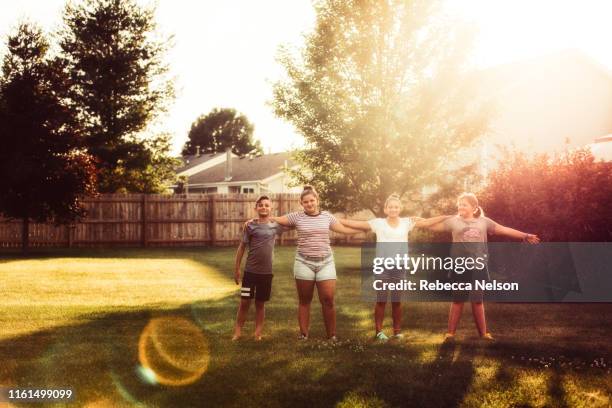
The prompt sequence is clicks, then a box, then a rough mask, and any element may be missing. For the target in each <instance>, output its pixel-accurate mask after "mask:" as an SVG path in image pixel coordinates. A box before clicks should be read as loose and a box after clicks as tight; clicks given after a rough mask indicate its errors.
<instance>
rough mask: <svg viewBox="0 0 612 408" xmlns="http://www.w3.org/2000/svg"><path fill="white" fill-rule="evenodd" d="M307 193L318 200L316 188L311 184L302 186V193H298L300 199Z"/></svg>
mask: <svg viewBox="0 0 612 408" xmlns="http://www.w3.org/2000/svg"><path fill="white" fill-rule="evenodd" d="M309 194H312V195H313V196H314V198H316V199H317V201H318V200H319V194H318V193H317V190H315V188H314V187H313V186H311V185H309V184H306V185H305V186H304V189H303V190H302V193H301V194H300V201H302V200H303V199H304V197H306V196H307V195H309Z"/></svg>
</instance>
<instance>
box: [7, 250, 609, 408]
mask: <svg viewBox="0 0 612 408" xmlns="http://www.w3.org/2000/svg"><path fill="white" fill-rule="evenodd" d="M294 250H295V249H294V248H293V247H281V248H277V252H276V260H275V277H274V284H273V292H272V300H271V301H270V302H269V303H268V306H267V317H266V327H265V338H264V340H263V341H262V342H255V341H253V340H251V339H250V338H249V335H250V334H251V332H252V330H253V323H252V315H251V319H250V321H248V322H247V324H246V327H245V334H246V336H245V338H244V339H243V340H241V341H239V342H231V341H229V339H230V337H231V333H232V328H233V322H234V317H235V312H236V306H237V304H238V293H239V290H238V287H237V286H236V285H235V284H234V283H233V279H232V265H233V256H234V249H233V248H215V249H149V250H141V249H113V250H83V249H78V250H76V249H75V250H52V251H51V250H49V251H38V252H35V253H34V255H33V256H32V257H31V258H29V259H20V258H19V257H17V256H12V255H10V254H7V253H4V254H2V255H0V276H2V281H1V282H2V283H1V285H2V286H0V291H1V293H0V294H1V296H0V327H1V329H0V386H19V387H36V386H39V387H43V386H44V387H46V388H49V387H54V386H55V387H65V386H70V387H72V388H73V389H74V390H75V392H76V401H75V402H72V403H66V404H63V405H62V404H55V405H54V406H71V407H72V406H87V407H117V406H159V407H203V406H211V407H212V406H243V407H250V406H262V407H263V406H265V407H275V406H296V407H299V406H308V407H312V406H317V407H318V406H324V407H326V406H338V407H353V406H362V407H370V406H371V407H386V406H435V407H438V406H440V407H446V406H467V407H472V406H473V407H476V406H477V407H482V406H490V407H498V406H559V407H562V406H584V407H593V406H602V407H609V406H611V404H612V396H611V394H612V375H611V370H610V365H612V341H611V337H612V324H611V323H612V317H611V313H612V304H488V305H487V316H488V322H489V326H490V329H491V331H492V332H493V334H494V335H495V336H496V338H497V339H498V340H497V342H495V343H494V344H483V343H481V342H480V341H479V339H478V338H477V336H476V330H475V328H474V323H473V321H472V317H471V313H470V310H469V307H466V308H465V310H464V316H463V320H462V322H461V324H460V330H459V332H458V338H459V339H458V341H457V342H456V343H455V344H452V345H443V344H442V335H443V333H444V331H445V328H446V319H447V311H448V304H446V303H407V304H405V306H404V327H405V331H406V334H407V336H406V339H405V340H403V341H401V342H390V343H386V344H376V343H374V342H372V340H371V338H372V336H373V334H374V333H373V318H372V309H373V307H372V305H371V304H369V303H365V302H362V301H361V300H360V272H359V261H360V256H359V249H358V248H335V253H336V263H337V269H338V289H337V297H336V299H337V314H338V337H339V339H340V341H339V342H338V343H336V344H329V343H327V342H325V341H324V340H323V338H324V329H323V325H322V320H321V315H320V307H319V305H318V303H314V304H313V316H312V330H311V339H310V340H308V341H307V342H298V341H297V340H296V336H297V332H298V330H297V319H296V308H297V301H296V298H297V297H296V292H295V287H294V281H293V278H292V272H291V267H292V264H293V252H294ZM387 323H388V322H387ZM153 325H155V329H151V327H153ZM388 326H389V324H387V327H388ZM190 327H191V328H193V327H195V328H197V330H196V331H195V332H194V331H193V330H191V329H190ZM143 333H146V335H145V334H143ZM202 334H203V337H202ZM143 339H144V340H143ZM143 350H144V351H143ZM143 353H144V355H145V356H146V358H147V361H149V362H151V361H153V363H154V365H155V367H154V368H156V373H157V376H158V377H157V379H158V383H157V384H155V383H154V381H152V379H154V378H155V377H154V376H151V373H150V372H147V371H146V370H145V371H143V370H140V371H139V370H138V367H139V366H140V364H139V362H141V361H142V359H143ZM168 361H170V362H171V363H168ZM203 370H205V371H204V372H203V374H202V375H201V376H199V374H200V373H201V372H202V371H203ZM194 373H195V374H194ZM188 378H192V379H195V378H197V380H195V381H191V382H190V383H189V384H182V385H169V384H170V383H169V382H168V381H169V379H171V380H172V381H175V380H176V379H188ZM164 379H165V380H164ZM179 382H180V381H176V382H175V384H178V383H179ZM187 382H189V381H187ZM160 383H161V384H160ZM1 406H2V403H0V407H1ZM5 406H6V404H5ZM15 406H33V405H31V404H25V403H24V404H21V405H19V404H17V405H15ZM34 406H35V405H34ZM38 406H40V404H38Z"/></svg>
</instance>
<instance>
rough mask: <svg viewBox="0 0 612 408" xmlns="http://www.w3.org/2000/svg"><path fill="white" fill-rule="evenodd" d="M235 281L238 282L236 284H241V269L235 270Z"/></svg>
mask: <svg viewBox="0 0 612 408" xmlns="http://www.w3.org/2000/svg"><path fill="white" fill-rule="evenodd" d="M234 282H236V285H240V271H239V270H236V271H235V272H234Z"/></svg>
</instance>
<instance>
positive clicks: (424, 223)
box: [412, 215, 452, 231]
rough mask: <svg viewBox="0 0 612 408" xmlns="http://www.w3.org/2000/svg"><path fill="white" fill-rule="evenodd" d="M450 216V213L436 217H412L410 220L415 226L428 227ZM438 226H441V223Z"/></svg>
mask: <svg viewBox="0 0 612 408" xmlns="http://www.w3.org/2000/svg"><path fill="white" fill-rule="evenodd" d="M450 217H452V215H438V216H437V217H431V218H421V217H412V221H413V222H414V226H415V227H418V228H430V227H433V226H434V225H436V224H440V223H441V222H442V221H444V220H445V219H447V218H450ZM440 226H442V227H443V225H441V224H440ZM441 231H443V230H441Z"/></svg>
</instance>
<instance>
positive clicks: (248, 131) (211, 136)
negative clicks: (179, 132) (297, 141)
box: [183, 108, 262, 155]
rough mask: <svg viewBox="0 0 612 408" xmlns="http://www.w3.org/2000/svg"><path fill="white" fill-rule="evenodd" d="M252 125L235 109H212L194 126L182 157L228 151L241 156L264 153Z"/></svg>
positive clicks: (198, 119) (194, 123)
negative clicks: (198, 153) (253, 152)
mask: <svg viewBox="0 0 612 408" xmlns="http://www.w3.org/2000/svg"><path fill="white" fill-rule="evenodd" d="M253 129H254V127H253V125H252V124H251V123H250V122H249V120H248V119H247V117H246V116H245V115H243V114H240V113H237V112H236V110H235V109H228V108H225V109H220V108H216V109H213V110H212V111H211V112H210V113H208V114H207V115H202V116H200V117H198V118H197V119H196V121H195V122H193V124H192V125H191V130H190V131H189V140H188V141H187V142H186V143H185V146H184V147H183V155H188V154H196V152H197V146H199V147H200V152H202V153H218V152H224V151H225V150H226V149H227V148H228V147H229V148H231V149H232V152H234V153H235V154H238V155H242V154H246V153H248V152H250V151H252V150H256V151H259V152H261V151H262V148H261V144H260V143H259V140H257V141H255V142H253Z"/></svg>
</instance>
